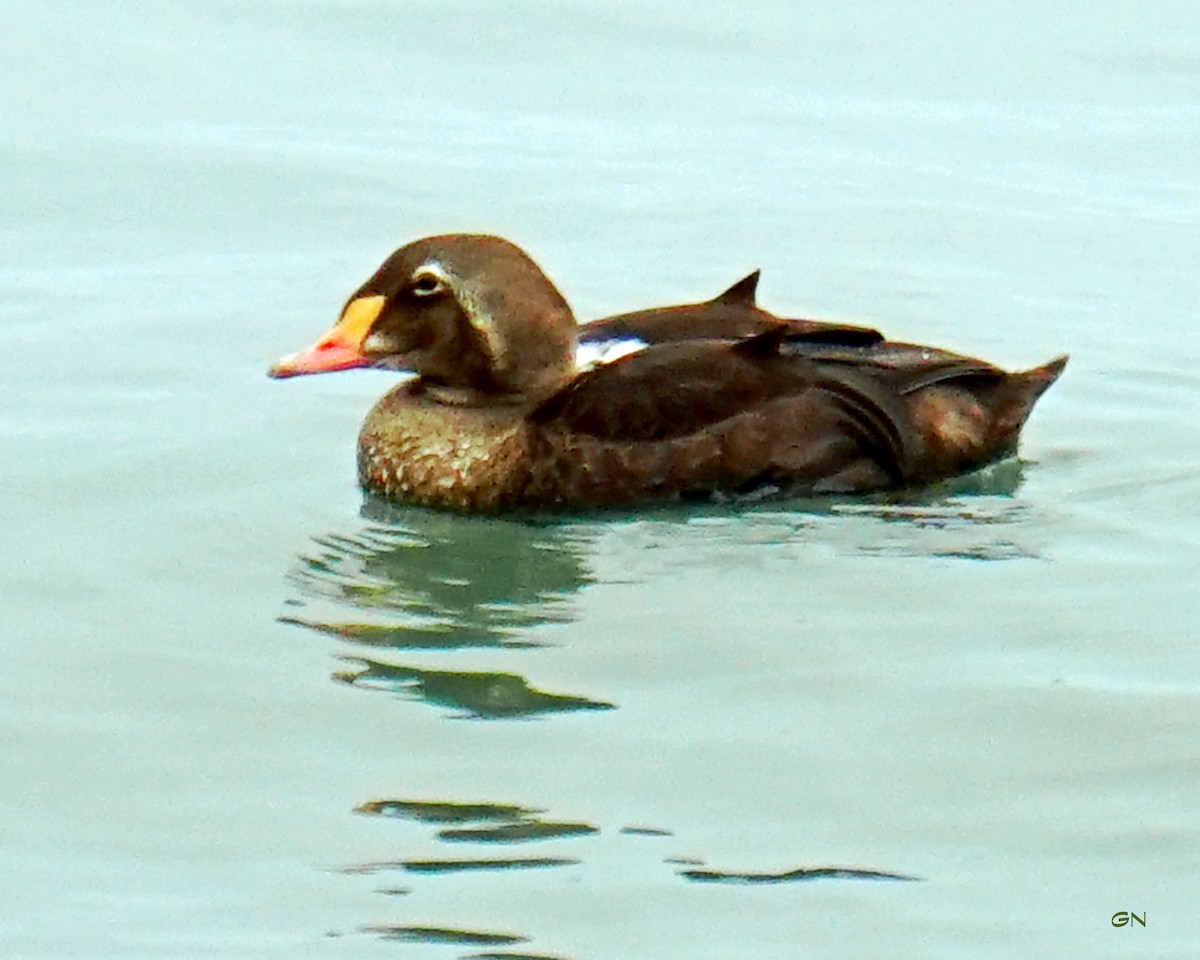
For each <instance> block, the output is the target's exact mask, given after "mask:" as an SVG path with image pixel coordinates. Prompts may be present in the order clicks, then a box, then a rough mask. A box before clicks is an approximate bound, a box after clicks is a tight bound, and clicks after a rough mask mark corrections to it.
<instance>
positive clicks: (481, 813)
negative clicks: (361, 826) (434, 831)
mask: <svg viewBox="0 0 1200 960" xmlns="http://www.w3.org/2000/svg"><path fill="white" fill-rule="evenodd" d="M354 812H355V813H361V814H365V815H367V816H372V817H396V818H398V819H401V820H416V821H418V822H419V823H476V822H480V821H486V820H500V821H509V820H520V819H523V818H525V817H532V816H535V815H536V814H539V813H544V812H545V811H543V810H534V809H532V808H531V807H518V806H514V805H513V804H511V803H429V802H427V801H424V800H372V801H371V802H370V803H364V804H363V805H362V806H361V807H357V808H355V811H354Z"/></svg>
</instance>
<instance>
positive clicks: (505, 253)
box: [268, 234, 1067, 514]
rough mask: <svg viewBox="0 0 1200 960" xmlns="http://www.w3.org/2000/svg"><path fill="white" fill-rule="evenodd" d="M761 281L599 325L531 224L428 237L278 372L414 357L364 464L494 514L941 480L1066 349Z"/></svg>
mask: <svg viewBox="0 0 1200 960" xmlns="http://www.w3.org/2000/svg"><path fill="white" fill-rule="evenodd" d="M757 282H758V274H757V272H755V273H753V274H750V275H749V276H748V277H746V278H744V279H742V280H740V281H738V282H737V283H735V284H734V285H733V286H732V287H730V288H728V289H727V290H726V291H724V292H723V293H722V294H720V295H718V296H717V297H716V298H714V299H713V300H709V301H705V302H702V303H697V304H688V305H682V306H674V307H660V308H654V309H651V310H644V311H637V312H635V313H632V314H622V315H619V316H616V317H610V318H606V319H603V320H600V321H594V322H593V323H591V324H586V325H582V326H581V325H579V324H577V323H576V320H575V317H574V314H573V313H572V311H571V308H570V306H569V304H568V303H567V301H566V299H565V298H564V296H563V295H562V294H561V293H560V292H559V290H558V289H557V287H555V285H554V283H553V282H552V281H551V280H550V278H549V277H548V276H546V274H545V273H544V272H543V271H542V270H541V268H540V267H539V266H538V265H537V264H536V263H535V262H534V260H533V259H532V258H531V257H530V256H529V255H528V254H527V253H526V252H525V251H524V250H522V249H521V248H520V247H519V246H517V245H516V244H514V243H512V242H510V241H508V240H505V239H503V238H501V237H497V236H489V235H482V234H447V235H442V236H435V237H426V238H423V239H420V240H416V241H413V242H411V243H408V244H406V245H405V246H403V247H401V248H400V249H398V250H396V251H395V252H394V253H393V254H392V255H391V256H389V257H388V258H387V259H386V260H385V261H384V262H383V263H382V264H381V265H380V266H379V268H378V269H377V270H376V271H375V273H374V274H372V275H371V277H369V278H368V279H367V280H366V282H365V283H363V284H362V285H361V286H360V287H359V288H358V289H357V290H356V291H355V292H354V293H353V294H352V295H351V297H350V298H349V300H348V301H347V302H346V305H345V307H344V308H343V309H342V311H341V314H340V316H339V318H338V320H337V322H336V323H335V324H334V326H333V327H332V328H331V329H330V330H329V331H328V332H327V333H326V334H325V335H324V336H322V337H320V338H319V339H318V340H317V341H316V342H315V343H314V344H313V345H312V346H311V347H309V348H307V349H305V350H302V351H300V352H298V353H294V354H290V355H288V356H285V357H283V358H282V359H280V360H279V361H277V362H276V363H275V364H274V365H273V366H272V367H271V368H270V370H269V371H268V373H269V375H270V376H272V377H275V378H288V377H295V376H299V375H303V374H315V373H324V372H331V371H336V370H347V369H353V368H358V367H378V368H383V369H388V370H395V371H403V372H405V373H407V374H410V375H411V377H410V379H407V380H405V381H404V382H401V383H399V384H398V385H396V386H395V387H393V388H392V389H391V390H390V391H389V392H388V393H386V394H385V395H384V396H383V397H382V398H381V399H380V400H379V401H378V402H377V403H376V404H375V406H374V407H373V408H372V410H371V411H370V413H369V414H368V415H367V418H366V420H365V422H364V423H363V426H362V430H361V432H360V434H359V438H358V477H359V482H360V484H361V486H362V487H363V488H364V489H365V490H366V491H368V492H369V493H372V494H375V495H378V496H381V497H383V498H386V499H390V500H397V501H401V502H405V503H411V504H417V505H422V506H426V507H433V508H440V509H446V510H453V511H458V512H467V513H490V514H495V513H501V512H505V511H511V510H519V509H523V508H533V509H544V508H565V509H590V508H603V507H614V506H623V507H628V506H632V505H636V504H639V503H644V502H653V501H664V500H680V499H693V498H714V497H717V498H719V497H726V496H737V495H741V494H749V493H754V492H756V491H762V490H764V489H768V490H777V491H780V492H781V493H783V494H787V495H856V494H865V493H875V492H879V491H885V490H893V489H901V488H909V487H917V486H922V485H926V484H930V483H934V482H937V481H940V480H944V479H947V478H949V477H953V476H955V475H958V474H961V473H966V472H969V471H972V470H976V469H979V468H980V467H983V466H985V465H987V464H989V463H991V462H993V461H996V460H1000V459H1003V458H1005V457H1008V456H1011V455H1012V454H1014V453H1015V451H1016V448H1017V442H1018V438H1019V435H1020V431H1021V428H1022V426H1023V425H1024V423H1025V421H1026V420H1027V418H1028V417H1029V415H1030V413H1031V411H1032V409H1033V406H1034V404H1035V402H1036V401H1037V399H1038V398H1039V397H1040V396H1041V395H1042V393H1044V392H1045V390H1046V389H1047V388H1048V387H1049V386H1050V385H1051V384H1052V383H1054V382H1055V380H1057V379H1058V377H1059V375H1060V374H1061V373H1062V371H1063V368H1064V367H1065V365H1066V362H1067V358H1066V357H1065V356H1060V357H1057V358H1055V359H1054V360H1051V361H1049V362H1048V363H1045V364H1043V365H1041V366H1038V367H1034V368H1032V369H1029V370H1025V371H1021V372H1016V373H1010V372H1006V371H1005V370H1003V369H1001V368H999V367H996V366H994V365H992V364H990V363H986V362H985V361H982V360H977V359H975V358H972V357H966V356H963V355H960V354H956V353H951V352H949V351H944V350H940V349H937V348H932V347H924V346H921V345H918V344H907V343H893V342H890V341H888V340H886V338H884V337H883V335H882V334H880V333H879V332H878V331H875V330H873V329H871V328H867V327H856V326H851V325H843V324H839V323H827V322H822V321H810V320H800V319H786V318H780V317H776V316H774V315H773V314H771V313H769V312H768V311H765V310H762V309H761V308H759V307H758V306H757V303H756V302H755V301H756V286H757ZM614 342H616V343H618V345H619V346H618V348H617V349H616V350H612V349H609V347H608V345H611V344H613V343H614ZM631 342H632V343H633V344H634V345H633V346H630V344H631ZM589 344H590V345H592V346H593V347H596V348H597V349H596V351H594V356H593V357H592V358H591V359H589V360H587V361H586V362H582V363H581V361H580V359H579V355H580V353H581V352H582V351H581V350H580V347H581V345H584V346H587V345H589ZM622 344H623V345H622ZM606 354H607V355H606Z"/></svg>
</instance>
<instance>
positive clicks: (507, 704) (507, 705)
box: [337, 658, 614, 720]
mask: <svg viewBox="0 0 1200 960" xmlns="http://www.w3.org/2000/svg"><path fill="white" fill-rule="evenodd" d="M348 659H351V658H348ZM353 659H355V660H357V662H359V663H361V664H362V665H363V669H362V670H360V671H358V672H357V673H348V672H347V673H339V674H338V675H337V677H338V679H339V680H341V681H343V682H344V683H348V684H350V685H352V686H357V687H368V688H372V689H376V690H392V691H396V692H399V693H403V694H404V695H405V696H408V697H410V698H412V699H414V700H422V701H424V702H425V703H430V704H435V705H437V706H443V707H452V708H454V709H457V710H462V711H463V713H462V714H461V715H462V716H466V717H472V718H476V719H487V720H499V719H506V718H517V717H532V716H535V715H537V714H542V713H565V712H569V711H572V710H611V709H612V708H613V706H614V705H613V704H611V703H605V702H604V701H601V700H589V699H588V698H587V697H574V696H568V695H566V694H561V693H546V692H545V691H544V690H535V689H534V688H533V687H531V686H529V683H528V682H527V681H526V680H525V678H524V677H521V676H518V675H517V674H515V673H479V672H475V673H472V672H468V671H456V670H422V669H418V668H416V667H401V666H392V665H390V664H386V663H377V662H375V661H373V660H362V659H359V658H353Z"/></svg>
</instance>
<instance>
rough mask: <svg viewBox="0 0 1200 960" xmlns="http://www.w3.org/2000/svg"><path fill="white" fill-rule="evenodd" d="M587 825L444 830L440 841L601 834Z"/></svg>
mask: <svg viewBox="0 0 1200 960" xmlns="http://www.w3.org/2000/svg"><path fill="white" fill-rule="evenodd" d="M599 832H600V831H599V830H597V829H596V828H595V827H593V826H591V825H590V824H587V823H549V822H547V821H545V820H530V821H527V822H524V823H506V824H503V825H502V826H499V827H480V828H478V829H474V830H470V829H462V828H460V829H457V830H443V831H441V832H440V833H439V834H438V839H439V840H445V841H446V842H447V843H528V842H529V841H530V840H556V839H559V838H561V837H586V836H587V835H588V834H592V833H599Z"/></svg>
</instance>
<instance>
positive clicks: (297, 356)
mask: <svg viewBox="0 0 1200 960" xmlns="http://www.w3.org/2000/svg"><path fill="white" fill-rule="evenodd" d="M383 305H384V298H383V297H382V296H372V297H357V298H355V299H354V300H351V301H350V302H349V303H348V304H346V309H345V310H343V311H342V316H341V319H340V320H338V322H337V323H336V324H334V326H333V328H332V329H331V330H330V331H329V332H328V333H326V334H325V335H324V336H323V337H321V339H320V340H318V341H317V342H316V343H314V344H313V345H312V346H311V347H309V348H308V349H307V350H301V351H300V352H298V353H289V354H288V355H287V356H286V357H281V358H280V359H279V360H277V361H276V362H275V363H274V365H272V367H271V369H270V370H268V371H267V376H270V377H274V378H275V379H277V380H282V379H285V378H286V377H301V376H304V375H305V374H308V373H333V372H334V371H335V370H353V369H355V368H356V367H371V366H374V365H375V363H376V359H375V358H373V357H370V356H368V355H367V354H366V353H365V352H364V351H363V341H365V340H366V339H367V334H368V333H370V332H371V326H372V324H374V323H375V321H376V320H377V319H378V318H379V314H380V313H381V312H382V311H383Z"/></svg>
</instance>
